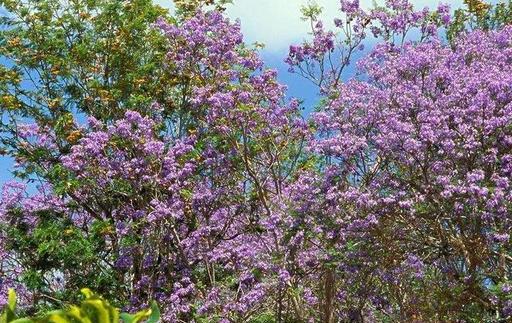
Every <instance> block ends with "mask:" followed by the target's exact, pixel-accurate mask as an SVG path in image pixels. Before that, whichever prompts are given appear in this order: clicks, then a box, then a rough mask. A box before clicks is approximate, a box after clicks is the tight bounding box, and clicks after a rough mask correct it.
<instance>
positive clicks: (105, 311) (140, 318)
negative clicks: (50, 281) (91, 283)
mask: <svg viewBox="0 0 512 323" xmlns="http://www.w3.org/2000/svg"><path fill="white" fill-rule="evenodd" d="M82 294H83V295H84V296H85V299H84V300H83V301H82V303H81V304H80V306H76V305H73V306H70V307H68V308H65V309H61V310H55V311H51V312H48V313H46V314H44V315H42V316H40V317H34V318H28V317H24V318H18V317H17V316H16V292H15V291H14V290H13V289H10V290H9V297H8V301H7V305H6V306H5V308H4V309H3V311H2V314H1V316H0V323H50V322H51V323H114V322H115V323H118V322H121V321H122V322H124V323H137V322H146V323H157V322H159V321H160V311H159V309H158V306H157V304H156V302H153V303H152V304H151V308H149V309H146V310H142V311H140V312H137V313H135V314H128V313H121V314H120V313H119V310H118V309H117V308H115V307H113V306H112V305H110V304H109V303H108V302H107V301H106V300H105V299H103V298H102V297H100V296H99V295H96V294H94V293H93V292H92V291H91V290H89V289H87V288H84V289H82Z"/></svg>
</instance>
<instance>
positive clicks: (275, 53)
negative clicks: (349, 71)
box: [0, 0, 463, 187]
mask: <svg viewBox="0 0 512 323" xmlns="http://www.w3.org/2000/svg"><path fill="white" fill-rule="evenodd" d="M155 1H156V3H158V4H160V5H162V6H163V7H166V8H169V9H171V11H172V2H171V1H170V0H155ZM383 1H384V0H380V1H377V3H383ZM315 2H316V3H317V4H318V5H320V6H321V7H322V8H323V16H322V19H323V20H324V21H325V22H326V25H327V26H329V25H332V21H333V19H334V18H335V17H336V16H337V15H338V14H339V9H338V8H339V1H338V0H316V1H315ZM439 2H440V1H439V0H413V1H412V3H413V4H414V5H415V7H416V8H423V7H425V6H428V7H429V8H431V9H434V8H436V7H437V6H438V4H439ZM444 2H445V3H446V2H448V3H449V4H450V5H451V6H452V8H457V7H460V6H462V4H463V0H454V1H444ZM307 3H308V0H234V4H233V5H230V6H229V7H228V9H227V15H228V16H229V17H230V18H232V19H240V21H241V23H242V31H243V33H244V35H245V41H246V42H247V43H254V42H256V41H257V42H262V43H264V44H265V48H264V49H263V50H262V51H261V56H262V57H263V59H264V61H265V62H266V64H267V66H269V67H271V68H275V69H277V70H278V72H279V80H280V81H281V83H283V84H286V85H287V86H288V96H290V97H297V98H299V99H302V100H304V108H305V109H306V110H309V111H310V110H311V109H312V106H313V105H314V104H315V102H316V89H315V88H314V87H313V86H312V85H310V84H309V83H308V82H307V81H305V80H303V79H301V78H300V77H299V76H297V75H293V74H290V73H288V71H287V69H288V67H287V66H286V65H285V64H284V63H283V59H284V57H285V56H286V52H287V49H288V46H289V45H290V44H292V43H300V42H301V41H302V40H303V39H305V38H307V37H308V35H307V31H308V25H307V23H306V22H304V21H302V20H301V19H300V8H301V7H302V6H303V5H305V4H307ZM360 3H361V5H362V6H363V7H370V6H372V3H373V0H361V1H360ZM12 167H13V161H12V160H11V159H9V158H6V157H0V187H1V186H2V184H3V183H5V182H6V181H8V180H9V179H11V178H12V176H11V170H12Z"/></svg>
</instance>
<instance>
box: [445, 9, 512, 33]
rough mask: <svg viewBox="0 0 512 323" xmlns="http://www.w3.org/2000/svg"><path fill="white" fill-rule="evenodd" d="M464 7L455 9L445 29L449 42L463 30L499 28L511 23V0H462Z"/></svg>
mask: <svg viewBox="0 0 512 323" xmlns="http://www.w3.org/2000/svg"><path fill="white" fill-rule="evenodd" d="M464 4H465V7H464V8H460V9H457V10H455V13H454V16H453V21H452V23H451V25H450V26H449V28H448V30H447V37H448V40H449V41H450V42H453V41H454V40H455V39H457V36H458V35H459V34H460V33H461V32H464V31H467V30H474V29H481V30H491V29H500V28H501V27H503V26H505V25H510V24H512V1H511V0H502V1H500V2H498V3H496V4H490V3H487V2H486V1H482V0H464Z"/></svg>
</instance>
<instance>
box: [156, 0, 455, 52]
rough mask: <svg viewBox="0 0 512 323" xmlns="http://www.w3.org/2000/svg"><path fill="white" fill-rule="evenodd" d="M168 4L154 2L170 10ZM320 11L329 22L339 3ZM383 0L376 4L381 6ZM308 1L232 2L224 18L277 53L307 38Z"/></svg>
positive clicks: (419, 0)
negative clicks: (236, 22)
mask: <svg viewBox="0 0 512 323" xmlns="http://www.w3.org/2000/svg"><path fill="white" fill-rule="evenodd" d="M170 2H171V1H170V0H156V3H159V4H161V5H163V6H165V7H168V8H169V7H171V5H170ZM315 2H316V3H317V4H319V5H320V6H321V7H322V8H323V17H322V18H323V19H324V20H325V21H328V22H331V21H332V20H333V19H334V18H335V17H336V16H337V15H338V14H339V0H316V1H315ZM360 2H361V4H362V6H363V7H370V6H371V5H372V3H373V1H372V0H361V1H360ZM382 2H383V0H381V1H378V3H382ZM412 2H413V3H414V5H415V6H416V7H417V8H423V7H425V6H428V7H430V8H435V7H437V5H438V4H439V2H443V1H442V0H412ZM444 2H449V3H450V5H451V6H452V8H454V7H459V6H461V5H462V2H463V0H453V1H444ZM307 3H308V0H234V4H233V5H231V6H229V7H228V10H227V14H228V16H229V17H231V18H238V19H240V21H241V23H242V30H243V32H244V36H245V39H246V41H247V42H255V41H258V42H262V43H264V44H265V45H266V49H265V51H266V52H281V51H283V50H284V49H286V48H287V47H288V45H289V44H291V43H294V42H299V41H301V40H302V39H304V38H305V37H306V35H307V31H308V24H307V22H304V21H302V20H301V19H300V16H301V13H300V8H301V7H302V6H303V5H305V4H307Z"/></svg>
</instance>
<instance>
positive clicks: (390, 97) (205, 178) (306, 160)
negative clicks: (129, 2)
mask: <svg viewBox="0 0 512 323" xmlns="http://www.w3.org/2000/svg"><path fill="white" fill-rule="evenodd" d="M340 7H341V10H342V12H343V13H344V17H342V18H343V20H341V19H336V20H335V29H336V31H330V30H327V28H326V27H325V25H324V24H323V23H322V22H321V21H319V20H318V19H317V18H318V17H317V15H316V14H315V12H316V11H315V10H314V9H310V11H307V10H306V11H305V12H306V13H307V12H309V13H310V14H309V18H310V19H311V22H312V24H311V26H312V37H313V40H312V41H310V42H305V43H304V44H302V45H292V46H291V47H290V52H289V55H288V57H287V58H286V62H287V63H288V64H289V65H290V69H291V70H292V71H296V72H298V73H299V74H301V75H302V76H304V77H306V78H308V79H309V80H311V81H313V82H314V83H316V84H317V85H318V86H319V88H320V93H321V95H322V96H323V97H322V99H323V100H322V103H321V105H320V106H319V109H318V110H317V111H316V112H314V113H312V114H311V116H310V118H309V120H307V121H305V120H304V119H303V118H302V117H301V115H300V113H299V102H298V101H297V100H293V99H292V100H287V99H286V98H285V90H286V88H285V86H283V85H281V84H279V82H278V81H277V75H276V72H275V71H273V70H268V69H266V68H265V66H264V64H263V62H262V61H261V60H260V58H259V56H258V55H257V53H256V52H255V51H254V50H253V49H250V48H248V47H247V46H246V45H245V44H244V42H243V37H242V34H241V32H240V23H239V22H235V23H232V22H231V21H229V20H228V19H227V18H225V17H224V16H223V14H222V12H220V11H216V10H212V11H202V10H198V11H197V12H195V13H191V12H189V11H187V15H186V16H183V17H180V19H168V18H165V17H162V18H160V19H159V20H157V21H156V22H155V24H154V25H153V27H154V28H156V29H157V30H158V31H159V32H160V33H161V34H162V35H163V37H164V39H165V41H166V43H165V44H166V46H167V47H166V48H167V53H166V55H165V59H164V62H163V66H164V67H165V70H166V73H168V74H169V75H172V77H171V79H172V82H173V86H172V89H169V93H167V94H166V96H167V97H166V100H165V102H166V103H165V104H158V103H155V104H153V105H152V106H151V107H148V108H147V109H145V110H143V111H139V110H136V109H128V108H127V109H126V110H125V111H123V114H122V115H117V114H116V117H113V118H110V117H109V118H102V117H101V116H102V115H101V114H96V115H95V116H93V115H91V114H87V113H86V114H87V117H88V118H87V122H85V123H84V124H81V123H80V122H79V121H78V119H79V118H75V117H76V116H74V115H72V114H71V113H62V115H60V116H59V118H58V120H57V121H56V122H55V123H53V124H52V122H49V121H44V120H43V121H44V122H43V121H41V120H35V123H33V124H32V123H28V124H27V123H24V124H21V123H20V124H17V129H18V130H17V132H16V136H13V137H12V138H11V137H9V140H11V141H14V142H15V143H16V145H17V148H18V149H19V150H18V151H20V152H21V153H19V154H18V155H17V157H18V159H17V167H18V169H25V170H28V171H27V173H28V174H33V173H35V174H37V175H38V176H39V177H38V180H40V181H41V183H42V184H41V185H39V186H38V187H37V192H35V193H31V194H28V193H27V191H30V190H31V189H32V188H31V187H29V188H27V186H26V185H25V184H21V183H19V182H10V183H8V184H6V185H5V186H4V187H3V190H2V196H1V200H0V202H1V204H0V259H1V260H0V293H2V292H5V289H6V288H8V287H13V286H14V287H15V288H17V290H18V294H19V295H21V296H22V303H24V304H25V305H26V306H27V308H29V309H30V310H32V309H33V308H36V306H51V301H55V300H58V298H57V297H58V296H59V295H61V294H60V293H62V292H63V291H67V290H70V289H73V288H77V287H83V286H79V285H80V284H84V283H87V284H96V285H95V286H90V287H92V288H94V289H95V290H98V291H99V292H101V293H102V294H104V295H106V296H110V297H112V299H113V301H114V302H116V303H118V305H119V306H125V307H126V308H127V309H129V310H130V311H132V310H135V309H138V308H143V307H146V306H147V305H148V304H149V302H150V301H151V300H153V299H154V300H156V301H157V302H158V304H159V305H160V308H161V310H162V319H163V320H164V322H222V323H227V322H263V321H265V322H270V321H272V322H274V321H277V322H283V321H298V320H299V321H301V322H302V321H304V322H318V321H320V322H336V321H347V322H361V321H371V322H378V321H387V320H391V321H404V322H410V321H419V322H423V321H429V320H433V321H468V320H469V321H471V320H481V321H485V320H490V318H491V317H492V318H498V319H500V320H508V319H510V318H511V315H512V301H511V297H512V294H511V292H512V287H511V286H512V285H511V284H510V279H512V277H511V276H510V272H511V268H512V267H511V266H512V245H511V240H510V231H511V229H512V220H511V217H510V215H509V213H510V208H511V205H512V183H510V181H511V177H512V155H511V153H510V151H511V150H512V59H511V57H512V28H511V27H510V26H508V27H503V28H501V29H499V30H486V31H483V30H476V31H473V32H470V33H461V34H460V35H459V36H458V38H457V39H456V40H455V41H454V42H453V43H451V44H447V43H446V42H445V41H444V39H443V37H442V36H439V35H438V28H442V27H446V26H448V25H449V24H450V22H451V14H450V11H449V7H448V6H446V5H440V6H439V7H438V8H437V10H436V11H429V10H427V9H424V10H420V11H416V10H415V9H414V8H413V6H412V5H411V3H410V2H409V1H407V0H389V1H386V4H385V7H378V8H375V9H373V10H370V11H364V10H363V9H361V7H360V6H359V1H357V0H343V1H341V2H340ZM412 30H416V34H414V32H413V33H412V35H413V36H411V31H412ZM368 33H372V34H373V35H374V36H375V37H378V38H379V40H380V42H379V43H378V44H377V45H375V47H374V48H373V49H372V50H371V51H370V53H369V55H368V56H366V57H365V58H363V59H360V60H359V61H358V62H357V69H358V74H357V76H356V77H354V78H352V79H350V80H348V81H342V77H343V71H344V69H345V67H346V66H347V65H348V64H350V63H351V60H353V59H354V52H355V51H357V50H363V46H362V44H363V41H364V39H365V38H366V37H367V34H368ZM414 35H417V36H418V37H417V38H414V39H413V40H411V37H414ZM340 37H345V39H341V40H340ZM75 119H76V120H75ZM25 122H27V120H25ZM21 174H22V175H23V174H24V173H21ZM70 255H71V256H70ZM109 293H110V295H108V294H109ZM4 294H5V293H4ZM1 297H2V296H1V295H0V306H1V305H3V304H4V303H5V300H4V299H3V298H1ZM31 306H32V307H31Z"/></svg>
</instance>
